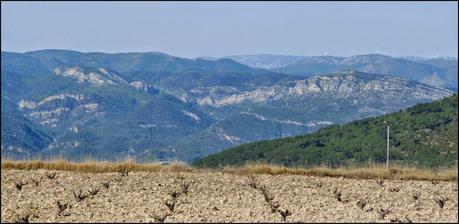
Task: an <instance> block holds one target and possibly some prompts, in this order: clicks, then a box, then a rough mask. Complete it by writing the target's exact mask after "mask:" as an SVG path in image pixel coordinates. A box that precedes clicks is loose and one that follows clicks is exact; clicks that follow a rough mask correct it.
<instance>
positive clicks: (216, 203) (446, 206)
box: [1, 170, 458, 223]
mask: <svg viewBox="0 0 459 224" xmlns="http://www.w3.org/2000/svg"><path fill="white" fill-rule="evenodd" d="M1 190H2V191H1V221H2V222H23V223H25V222H457V221H458V199H457V198H458V191H457V183H456V182H443V181H407V180H403V181H402V180H375V179H366V180H365V179H347V178H331V177H312V176H302V175H277V176H274V175H267V174H262V175H260V174H252V175H249V176H247V175H235V174H229V173H221V172H162V171H161V172H129V171H128V170H121V171H120V172H112V173H81V172H71V171H50V170H30V171H27V170H2V171H1Z"/></svg>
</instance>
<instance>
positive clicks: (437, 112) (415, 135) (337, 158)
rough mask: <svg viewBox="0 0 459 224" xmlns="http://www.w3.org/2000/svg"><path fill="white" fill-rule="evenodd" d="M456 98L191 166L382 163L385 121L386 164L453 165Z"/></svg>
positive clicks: (266, 143)
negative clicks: (388, 148)
mask: <svg viewBox="0 0 459 224" xmlns="http://www.w3.org/2000/svg"><path fill="white" fill-rule="evenodd" d="M457 120H458V97H457V95H454V96H451V97H447V98H444V99H442V100H439V101H435V102H432V103H426V104H418V105H416V106H414V107H410V108H408V109H406V110H403V111H400V112H397V113H392V114H387V115H384V116H380V117H375V118H367V119H363V120H358V121H353V122H351V123H349V124H346V125H342V126H337V125H334V126H330V127H326V128H323V129H321V130H319V131H317V132H315V133H312V134H307V135H303V136H296V137H290V138H284V139H277V140H272V141H261V142H255V143H250V144H246V145H242V146H238V147H235V148H231V149H227V150H224V151H223V152H220V153H218V154H214V155H209V156H207V157H205V158H203V159H201V160H197V161H195V162H194V165H196V166H200V167H215V166H224V165H241V164H244V163H246V162H249V161H258V162H268V163H274V164H281V165H287V166H314V165H320V164H328V165H331V166H338V165H346V164H351V163H358V164H361V163H365V162H368V161H369V160H371V161H374V162H384V161H385V159H386V158H385V155H386V154H385V153H386V148H385V134H386V129H385V126H384V121H388V122H389V124H390V125H391V135H390V142H391V160H392V161H397V162H402V163H410V164H416V165H419V166H443V165H452V164H454V163H455V162H457V153H458V137H457V136H458V127H457V126H458V121H457Z"/></svg>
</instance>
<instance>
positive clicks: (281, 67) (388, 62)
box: [228, 54, 458, 89]
mask: <svg viewBox="0 0 459 224" xmlns="http://www.w3.org/2000/svg"><path fill="white" fill-rule="evenodd" d="M228 58H231V59H233V60H235V61H237V62H239V63H242V64H245V65H248V66H251V67H257V68H266V69H270V70H272V71H276V72H282V73H287V74H296V75H304V76H310V75H320V74H328V73H332V72H336V71H340V70H345V69H349V70H356V71H361V72H367V73H377V74H389V75H396V76H400V77H402V78H405V79H411V80H416V81H419V82H422V83H425V84H429V85H434V86H439V87H445V88H450V89H457V82H458V80H457V76H458V72H457V68H458V63H457V58H451V57H440V58H420V57H413V56H411V57H390V56H386V55H381V54H367V55H354V56H349V57H335V56H286V55H240V56H228Z"/></svg>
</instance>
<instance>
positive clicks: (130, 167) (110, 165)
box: [1, 159, 458, 181]
mask: <svg viewBox="0 0 459 224" xmlns="http://www.w3.org/2000/svg"><path fill="white" fill-rule="evenodd" d="M1 168H2V170H8V169H19V170H38V169H47V170H62V171H77V172H92V173H101V172H119V171H124V170H126V171H130V172H136V171H137V172H138V171H143V172H224V173H231V174H236V175H248V174H270V175H307V176H318V177H344V178H355V179H394V180H438V181H457V177H458V167H457V165H456V166H454V167H445V168H438V169H420V168H414V167H403V166H393V167H391V168H390V169H389V170H387V169H386V168H385V166H384V165H382V164H378V165H366V166H359V167H342V168H329V167H326V166H319V167H314V168H307V169H306V168H287V167H282V166H275V165H269V164H247V165H244V166H240V167H230V166H227V167H223V168H218V169H199V168H194V167H191V166H189V165H187V164H185V163H180V162H174V163H171V164H169V165H161V164H159V163H135V162H133V161H120V162H105V161H94V160H88V161H85V162H79V163H77V162H70V161H66V160H62V159H60V160H50V161H41V160H27V161H15V160H2V161H1Z"/></svg>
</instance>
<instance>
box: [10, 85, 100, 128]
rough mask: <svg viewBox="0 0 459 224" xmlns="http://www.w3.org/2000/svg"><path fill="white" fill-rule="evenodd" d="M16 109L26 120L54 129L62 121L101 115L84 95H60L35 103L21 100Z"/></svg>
mask: <svg viewBox="0 0 459 224" xmlns="http://www.w3.org/2000/svg"><path fill="white" fill-rule="evenodd" d="M18 109H19V110H21V111H24V112H25V114H26V116H27V118H29V119H31V120H32V121H36V122H38V123H39V124H41V125H45V126H48V127H51V128H55V127H57V126H58V125H59V123H60V122H61V121H62V120H66V119H70V118H71V117H79V116H82V115H84V114H93V115H97V114H98V113H99V115H101V114H100V113H101V112H102V110H101V109H102V108H100V106H99V104H98V103H96V102H93V101H92V99H90V97H87V96H85V95H84V94H70V93H62V94H57V95H51V96H48V97H46V98H45V99H43V100H41V101H40V102H38V103H37V102H35V101H31V100H25V99H22V100H21V101H20V102H19V103H18Z"/></svg>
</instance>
